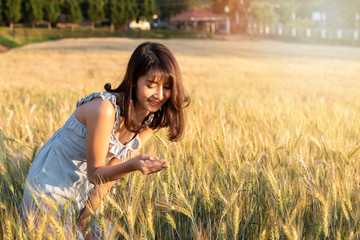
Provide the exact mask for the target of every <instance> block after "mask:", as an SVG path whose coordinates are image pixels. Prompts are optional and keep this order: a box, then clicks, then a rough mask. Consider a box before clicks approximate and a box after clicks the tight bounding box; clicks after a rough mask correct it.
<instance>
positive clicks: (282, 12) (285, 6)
mask: <svg viewBox="0 0 360 240" xmlns="http://www.w3.org/2000/svg"><path fill="white" fill-rule="evenodd" d="M275 6H276V7H275V12H276V13H277V15H278V16H279V22H280V23H281V24H284V25H286V26H291V24H292V21H293V19H292V17H293V13H295V12H296V5H295V4H294V3H293V2H289V1H286V0H282V1H281V2H279V3H278V4H276V5H275Z"/></svg>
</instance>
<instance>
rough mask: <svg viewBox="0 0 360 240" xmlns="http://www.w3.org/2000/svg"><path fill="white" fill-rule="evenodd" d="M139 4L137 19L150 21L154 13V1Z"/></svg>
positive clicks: (146, 0) (142, 0)
mask: <svg viewBox="0 0 360 240" xmlns="http://www.w3.org/2000/svg"><path fill="white" fill-rule="evenodd" d="M138 4H139V17H144V18H146V19H147V20H148V21H149V22H151V21H152V19H153V16H154V14H155V13H156V5H155V0H141V1H139V2H138Z"/></svg>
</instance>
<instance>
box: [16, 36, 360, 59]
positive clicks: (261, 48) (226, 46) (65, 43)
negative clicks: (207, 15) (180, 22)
mask: <svg viewBox="0 0 360 240" xmlns="http://www.w3.org/2000/svg"><path fill="white" fill-rule="evenodd" d="M144 41H159V42H163V43H165V44H166V45H167V46H169V47H170V48H171V49H172V50H173V51H174V52H175V53H176V54H183V55H193V54H194V52H196V54H197V55H203V56H236V57H250V58H258V57H260V58H283V57H285V58H294V57H295V58H306V57H309V58H326V59H329V58H336V59H343V60H360V48H358V47H350V46H332V45H315V44H298V43H284V42H276V41H248V40H240V41H239V40H203V39H195V40H194V39H166V40H163V39H160V40H159V39H129V38H86V39H62V40H58V41H49V42H41V43H34V44H29V45H26V46H24V47H21V48H17V49H13V50H12V51H16V52H18V51H28V50H41V51H48V50H50V51H54V50H55V51H56V50H59V51H130V52H131V51H132V50H133V49H134V48H135V47H136V46H137V45H139V44H140V43H142V42H144Z"/></svg>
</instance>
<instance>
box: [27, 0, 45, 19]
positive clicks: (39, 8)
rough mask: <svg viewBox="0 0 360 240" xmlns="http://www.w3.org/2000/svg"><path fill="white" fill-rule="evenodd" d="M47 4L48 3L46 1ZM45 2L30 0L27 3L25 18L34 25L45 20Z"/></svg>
mask: <svg viewBox="0 0 360 240" xmlns="http://www.w3.org/2000/svg"><path fill="white" fill-rule="evenodd" d="M45 2H46V1H45ZM43 4H44V0H28V1H26V2H25V16H26V18H27V20H29V21H30V22H32V23H35V22H37V21H41V20H43Z"/></svg>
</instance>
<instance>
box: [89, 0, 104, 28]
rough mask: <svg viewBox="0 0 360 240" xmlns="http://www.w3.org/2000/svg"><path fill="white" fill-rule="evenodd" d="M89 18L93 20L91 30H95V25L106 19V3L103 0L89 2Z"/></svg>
mask: <svg viewBox="0 0 360 240" xmlns="http://www.w3.org/2000/svg"><path fill="white" fill-rule="evenodd" d="M87 13H88V17H89V19H90V20H91V29H92V30H93V31H94V30H95V23H100V22H101V20H102V19H103V18H104V15H105V13H104V2H103V1H102V0H89V8H88V11H87Z"/></svg>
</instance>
